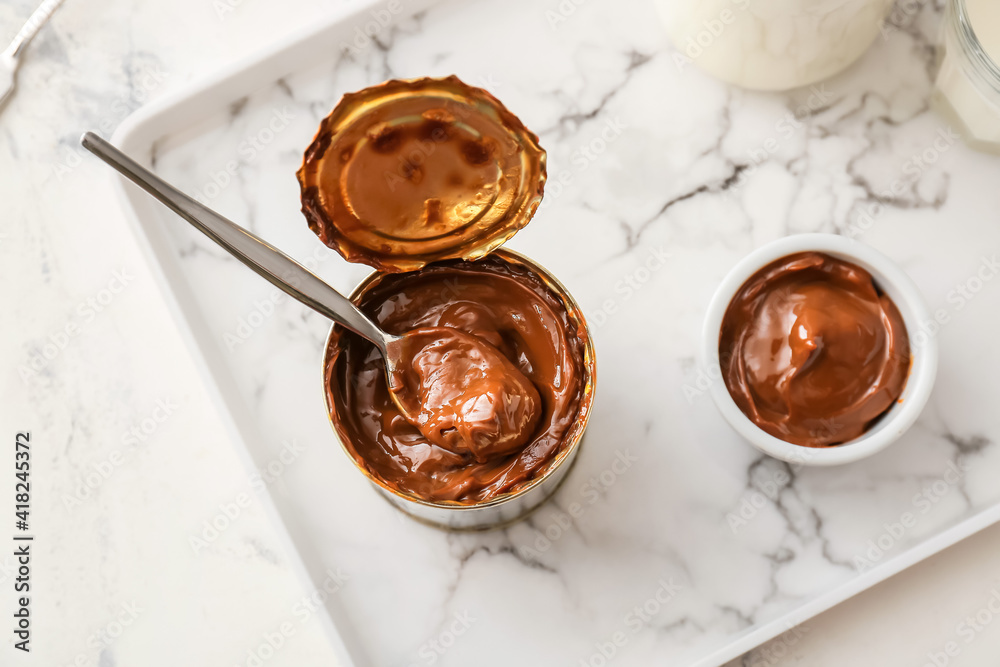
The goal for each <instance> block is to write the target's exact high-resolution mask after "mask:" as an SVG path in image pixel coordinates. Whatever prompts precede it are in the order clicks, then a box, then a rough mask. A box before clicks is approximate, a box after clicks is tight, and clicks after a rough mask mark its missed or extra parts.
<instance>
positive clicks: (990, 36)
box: [935, 0, 1000, 152]
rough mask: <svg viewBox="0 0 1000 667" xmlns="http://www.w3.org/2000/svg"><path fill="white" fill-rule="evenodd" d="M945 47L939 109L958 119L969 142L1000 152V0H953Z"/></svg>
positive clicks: (955, 119)
mask: <svg viewBox="0 0 1000 667" xmlns="http://www.w3.org/2000/svg"><path fill="white" fill-rule="evenodd" d="M958 2H964V6H965V10H966V11H965V18H966V20H967V24H966V23H964V22H962V21H960V15H961V14H962V13H961V12H959V11H958V9H959V7H958ZM966 27H971V28H972V32H973V33H974V38H970V37H969V36H968V34H967V31H966V30H965V28H966ZM942 47H943V51H944V55H943V57H942V59H941V66H940V69H939V70H938V75H937V80H936V81H935V84H936V86H937V91H936V98H937V99H936V102H937V103H938V104H937V106H938V109H939V110H940V111H942V112H943V113H944V114H945V115H946V116H948V117H949V119H950V120H953V121H955V122H956V123H957V125H958V126H959V127H958V129H960V130H961V131H962V133H963V135H964V138H965V141H966V143H968V144H969V145H970V146H972V147H973V148H978V149H980V150H987V151H993V152H1000V68H998V67H997V63H1000V0H951V4H950V5H949V7H948V16H947V17H946V18H945V27H944V37H943V41H942ZM942 102H944V104H942Z"/></svg>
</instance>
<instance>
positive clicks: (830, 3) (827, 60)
mask: <svg viewBox="0 0 1000 667" xmlns="http://www.w3.org/2000/svg"><path fill="white" fill-rule="evenodd" d="M655 1H656V4H657V7H658V9H659V11H660V15H661V17H662V18H663V21H664V23H665V24H666V26H667V33H668V34H669V35H670V38H671V40H672V41H673V43H674V47H675V48H676V49H677V50H678V52H679V53H678V54H677V58H676V60H677V63H678V65H679V66H681V67H683V66H684V65H685V64H689V63H694V64H696V65H697V66H699V67H700V68H702V69H703V70H705V71H706V72H708V73H709V74H711V75H713V76H716V77H718V78H720V79H723V80H724V81H729V82H730V83H735V84H737V85H740V86H744V87H746V88H756V89H760V90H786V89H788V88H795V87H798V86H804V85H807V84H810V83H815V82H817V81H820V80H821V79H825V78H827V77H829V76H832V75H834V74H836V73H837V72H839V71H840V70H842V69H844V68H845V67H847V66H848V65H850V64H851V63H853V62H854V61H855V60H857V59H858V57H859V56H861V54H862V53H864V52H865V51H866V50H867V49H868V47H869V46H870V45H871V43H872V41H873V40H874V39H875V37H876V36H877V35H878V34H879V31H880V30H881V28H882V26H883V22H884V21H885V17H886V15H887V14H888V13H889V10H890V9H891V7H892V4H893V0H655ZM987 1H992V2H1000V0H987Z"/></svg>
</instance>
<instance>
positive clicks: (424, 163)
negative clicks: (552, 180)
mask: <svg viewBox="0 0 1000 667" xmlns="http://www.w3.org/2000/svg"><path fill="white" fill-rule="evenodd" d="M298 178H299V184H300V186H301V190H302V193H301V194H302V212H303V213H304V214H305V216H306V219H307V220H308V222H309V227H310V228H311V229H312V230H313V231H314V232H315V233H316V234H317V235H318V236H319V237H320V239H321V240H322V241H323V242H324V243H326V244H327V245H328V246H330V247H331V248H334V249H335V250H337V251H338V252H340V253H341V254H342V255H343V256H344V257H345V258H346V259H348V260H349V261H358V262H364V263H365V264H369V265H371V266H373V267H375V268H377V269H380V270H382V271H412V270H414V269H418V268H420V267H422V266H424V265H425V264H427V263H429V262H434V261H440V260H443V259H453V258H459V257H462V258H465V259H477V258H479V257H482V256H484V255H486V254H487V253H489V252H490V251H491V250H494V249H495V248H497V247H499V246H500V245H501V244H502V243H504V241H506V240H507V239H509V238H510V237H511V236H513V235H514V233H516V232H517V231H518V230H519V229H520V228H521V227H523V226H524V225H526V224H527V223H528V221H529V220H530V219H531V216H532V215H533V214H534V212H535V210H536V209H537V208H538V204H539V202H540V201H541V197H542V189H543V187H544V184H545V151H543V150H542V149H541V148H540V147H539V146H538V138H537V137H536V136H535V135H534V134H532V133H531V132H530V131H528V130H527V129H526V128H525V127H524V125H523V124H522V123H521V121H520V120H519V119H518V118H517V117H516V116H515V115H514V114H512V113H511V112H510V111H508V110H507V109H506V108H505V107H504V106H503V105H502V104H500V102H499V101H498V100H497V99H496V98H495V97H493V96H492V95H490V94H489V93H488V92H486V91H485V90H482V89H480V88H473V87H472V86H467V85H465V84H464V83H462V82H461V81H459V80H458V78H456V77H454V76H451V77H447V78H444V79H415V80H410V81H387V82H385V83H383V84H380V85H377V86H372V87H370V88H366V89H364V90H362V91H359V92H357V93H351V94H348V95H345V96H344V97H343V99H341V101H340V103H338V104H337V106H336V108H335V109H334V110H333V111H332V112H331V113H330V115H329V116H327V117H326V118H324V119H323V122H322V124H321V125H320V128H319V131H318V132H317V133H316V138H315V139H314V140H313V142H312V144H311V145H310V146H309V148H308V150H306V153H305V157H304V160H303V164H302V168H301V169H299V172H298Z"/></svg>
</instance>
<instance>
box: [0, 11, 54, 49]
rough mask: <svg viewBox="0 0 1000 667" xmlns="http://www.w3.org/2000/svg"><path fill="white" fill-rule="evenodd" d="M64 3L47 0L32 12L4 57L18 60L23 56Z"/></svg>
mask: <svg viewBox="0 0 1000 667" xmlns="http://www.w3.org/2000/svg"><path fill="white" fill-rule="evenodd" d="M62 3H63V0H45V2H43V3H42V4H40V5H39V6H38V8H37V9H36V10H35V11H34V12H32V14H31V16H30V17H29V18H28V20H27V22H26V23H25V24H24V26H23V27H22V28H21V29H20V30H19V31H18V32H17V35H15V36H14V41H12V42H11V43H10V46H8V47H7V48H6V49H4V52H3V55H4V56H5V57H7V58H11V59H13V60H17V59H18V58H19V57H20V56H21V52H22V51H24V47H26V46H27V45H28V42H30V41H31V40H32V38H34V36H35V35H37V34H38V31H39V30H41V29H42V26H43V25H45V23H46V22H47V21H48V20H49V18H50V17H51V16H52V13H53V12H54V11H56V10H57V9H59V5H61V4H62Z"/></svg>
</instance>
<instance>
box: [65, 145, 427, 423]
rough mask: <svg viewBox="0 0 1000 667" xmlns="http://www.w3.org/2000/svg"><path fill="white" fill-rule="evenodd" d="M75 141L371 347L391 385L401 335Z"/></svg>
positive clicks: (121, 158)
mask: <svg viewBox="0 0 1000 667" xmlns="http://www.w3.org/2000/svg"><path fill="white" fill-rule="evenodd" d="M80 143H81V144H83V147H84V148H86V149H87V150H89V151H90V152H91V153H93V154H94V155H96V156H97V157H99V158H101V159H102V160H104V162H106V163H107V164H109V165H111V166H112V167H114V168H115V169H116V170H117V171H118V172H120V173H121V174H122V175H123V176H125V177H126V178H128V179H129V180H130V181H132V182H133V183H135V184H136V185H138V186H139V187H140V188H142V189H143V190H145V191H146V192H148V193H149V194H151V195H152V196H153V197H154V198H155V199H157V200H159V201H160V202H161V203H162V204H164V205H166V206H167V207H168V208H169V209H170V210H171V211H173V212H174V213H176V214H177V215H179V216H180V217H182V218H184V219H185V220H187V221H188V222H190V223H191V224H192V225H194V227H196V228H197V229H198V230H199V231H200V232H202V233H203V234H205V236H207V237H208V238H210V239H212V240H213V241H215V242H216V243H218V244H219V245H220V246H222V247H223V248H224V249H225V250H226V251H227V252H229V253H230V254H231V255H233V256H234V257H236V259H238V260H240V261H241V262H243V263H244V264H246V265H247V266H248V267H250V268H251V269H253V270H254V271H256V272H257V273H258V274H260V275H261V276H262V277H264V278H265V279H266V280H268V281H269V282H270V283H271V284H272V285H274V286H275V287H277V288H278V289H280V290H282V291H283V292H285V293H286V294H288V295H289V296H291V297H292V298H293V299H295V300H297V301H300V302H301V303H304V304H305V305H307V306H309V307H310V308H312V309H313V310H315V311H316V312H318V313H319V314H320V315H323V316H324V317H327V318H329V319H331V320H333V321H334V322H336V323H337V324H340V325H342V326H344V327H346V328H347V329H350V330H351V331H353V332H354V333H356V334H358V335H359V336H362V337H364V338H367V339H368V340H370V341H371V342H372V343H374V344H375V347H377V348H378V350H379V352H381V353H382V357H383V359H385V363H386V371H387V373H388V375H389V377H390V385H392V384H393V383H392V382H391V378H392V377H393V374H394V373H395V372H396V369H397V368H399V367H401V365H402V363H403V359H402V357H403V354H404V352H405V350H404V345H403V341H404V338H405V337H404V336H394V335H392V334H390V333H387V332H385V331H383V330H382V328H381V327H379V325H377V324H376V323H375V322H374V321H372V320H371V319H370V318H369V317H368V316H367V315H365V314H364V313H362V312H361V311H360V310H359V309H358V307H357V306H355V305H354V304H353V303H351V301H350V300H349V299H348V298H347V297H345V296H344V295H342V294H341V293H340V292H338V291H337V290H335V289H333V288H332V287H330V286H329V285H327V284H326V283H325V282H323V281H322V280H320V279H319V278H318V277H317V276H315V275H314V274H312V273H310V272H309V271H308V270H307V269H306V268H305V267H304V266H302V265H301V264H299V263H298V262H296V261H295V260H294V259H292V258H291V257H289V256H288V255H286V254H285V253H283V252H281V251H280V250H278V249H277V248H275V247H274V246H272V245H270V244H269V243H267V242H266V241H264V240H263V239H260V238H258V237H256V236H254V235H253V234H251V233H250V232H248V231H247V230H245V229H243V228H242V227H240V226H239V225H237V224H236V223H234V222H231V221H230V220H227V219H226V218H224V217H222V216H221V215H219V214H218V213H216V212H215V211H213V210H212V209H210V208H208V207H207V206H203V205H202V204H200V203H198V202H197V201H195V200H194V199H192V198H191V197H189V196H187V195H186V194H184V193H183V192H181V191H180V190H178V189H177V188H175V187H174V186H172V185H170V184H169V183H167V182H166V181H164V180H163V179H161V178H160V177H158V176H156V175H155V174H153V173H152V172H150V171H149V170H148V169H145V168H144V167H142V166H140V165H139V164H138V163H137V162H135V160H133V159H132V158H130V157H128V156H127V155H125V154H124V153H122V152H121V151H120V150H118V149H117V148H115V147H114V146H112V145H111V144H110V143H108V142H107V141H105V140H104V139H102V138H101V137H99V136H97V135H96V134H94V133H93V132H87V133H86V134H84V135H83V137H81V139H80ZM390 393H391V394H392V395H393V399H394V400H396V399H399V396H398V394H399V392H397V391H392V392H390ZM407 399H409V400H406V401H403V400H397V404H399V407H400V409H401V410H403V412H404V413H408V414H412V413H413V412H412V411H414V410H419V406H416V407H414V405H413V402H412V401H413V399H411V398H410V397H407ZM404 402H405V405H404V404H403V403H404Z"/></svg>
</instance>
